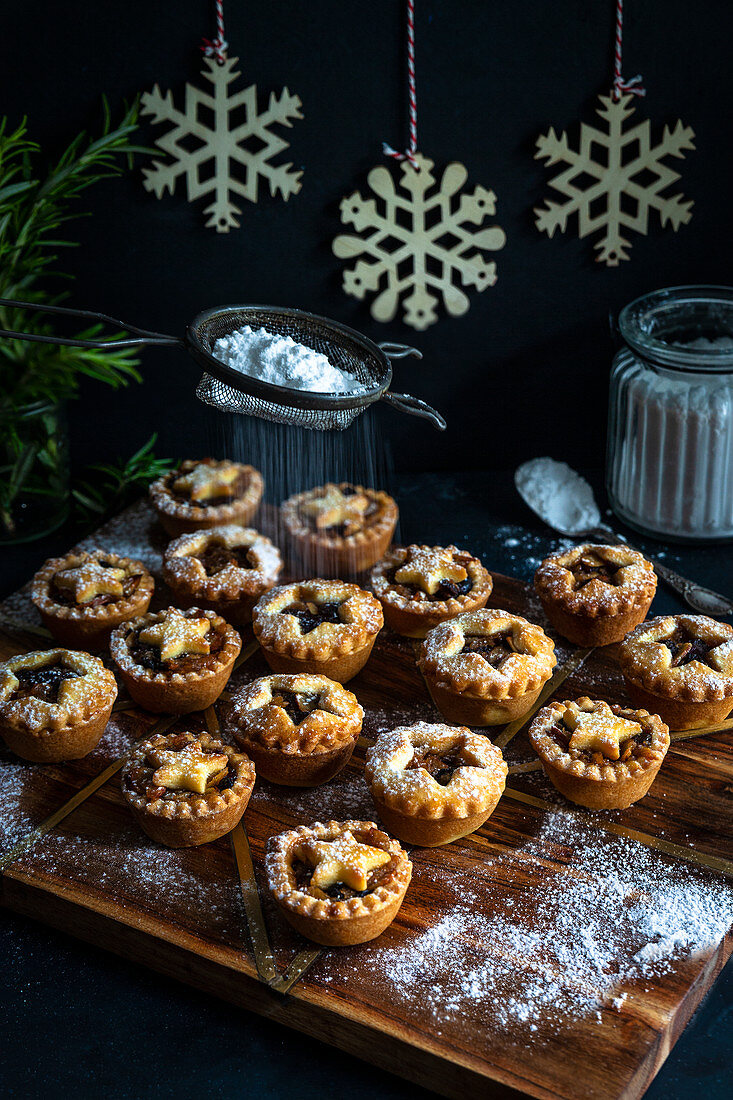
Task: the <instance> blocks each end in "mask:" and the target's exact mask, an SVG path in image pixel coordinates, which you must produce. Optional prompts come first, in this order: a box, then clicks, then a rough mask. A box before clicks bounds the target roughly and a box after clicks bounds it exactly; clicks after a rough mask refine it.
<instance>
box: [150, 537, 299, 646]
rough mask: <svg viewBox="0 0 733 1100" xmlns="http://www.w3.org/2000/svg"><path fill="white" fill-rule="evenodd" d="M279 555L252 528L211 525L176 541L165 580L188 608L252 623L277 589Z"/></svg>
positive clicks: (166, 560) (167, 561)
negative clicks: (263, 598)
mask: <svg viewBox="0 0 733 1100" xmlns="http://www.w3.org/2000/svg"><path fill="white" fill-rule="evenodd" d="M281 569H282V558H281V557H280V551H279V550H278V549H277V547H276V546H274V545H273V544H272V543H271V542H270V540H269V539H268V538H265V536H264V535H260V534H259V532H257V531H255V530H254V529H253V528H252V527H237V526H236V524H229V525H228V526H226V527H212V528H211V529H210V530H208V531H193V532H190V533H189V534H186V535H181V536H180V538H177V539H174V540H173V542H171V543H170V544H169V545H168V547H167V549H166V551H165V554H164V555H163V579H164V580H165V582H166V584H167V585H168V587H169V588H171V589H172V591H173V592H174V594H175V597H176V602H177V603H179V604H180V605H181V606H183V607H190V606H191V605H195V606H196V607H205V608H208V609H209V610H210V611H216V612H217V613H218V614H219V615H221V616H222V617H223V618H225V619H226V620H227V622H230V623H234V624H235V626H239V625H243V624H245V623H248V622H250V621H251V619H252V608H253V607H254V605H255V604H256V603H257V601H258V599H259V598H260V596H261V595H262V594H263V592H267V590H268V588H272V586H273V584H275V582H276V580H277V578H278V575H279V573H280V570H281Z"/></svg>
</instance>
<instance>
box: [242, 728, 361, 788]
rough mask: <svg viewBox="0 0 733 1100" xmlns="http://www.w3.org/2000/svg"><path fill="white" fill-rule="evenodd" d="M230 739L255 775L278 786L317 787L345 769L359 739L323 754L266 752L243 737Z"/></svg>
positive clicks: (355, 738) (269, 750)
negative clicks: (252, 764) (251, 767)
mask: <svg viewBox="0 0 733 1100" xmlns="http://www.w3.org/2000/svg"><path fill="white" fill-rule="evenodd" d="M234 736H235V738H236V741H237V744H238V745H241V747H242V751H243V752H245V753H246V754H247V756H249V757H250V759H251V760H253V761H254V765H255V768H256V769H257V774H258V776H259V777H260V778H261V779H266V780H267V781H268V782H269V783H277V784H278V785H279V786H281V787H320V786H321V784H323V783H327V782H328V780H329V779H333V777H334V775H338V773H339V772H340V771H342V770H343V769H344V768H345V767H346V765H347V764H348V762H349V760H350V759H351V756H352V753H353V751H354V748H355V746H356V742H357V741H358V739H359V735H358V733H357V734H356V735H355V736H354V737H353V738H352V740H350V741H346V742H345V743H344V744H343V745H338V746H337V747H336V748H333V749H329V750H328V751H327V752H319V753H305V754H297V753H286V752H282V751H281V750H279V749H274V748H273V749H267V748H265V747H264V745H258V744H257V743H256V742H254V741H248V740H247V738H246V737H242V736H238V735H236V734H234Z"/></svg>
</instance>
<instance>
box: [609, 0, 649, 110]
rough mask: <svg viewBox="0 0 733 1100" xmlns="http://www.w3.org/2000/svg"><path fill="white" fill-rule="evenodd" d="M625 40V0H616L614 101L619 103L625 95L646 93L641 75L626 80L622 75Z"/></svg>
mask: <svg viewBox="0 0 733 1100" xmlns="http://www.w3.org/2000/svg"><path fill="white" fill-rule="evenodd" d="M623 42H624V0H616V34H615V37H614V43H613V89H612V95H613V98H614V102H616V103H618V101H619V100H620V99H621V97H622V96H624V95H646V90H645V89H644V88H642V86H641V76H640V75H637V76H632V77H631V79H630V80H624V78H623V77H622V75H621V62H622V57H623Z"/></svg>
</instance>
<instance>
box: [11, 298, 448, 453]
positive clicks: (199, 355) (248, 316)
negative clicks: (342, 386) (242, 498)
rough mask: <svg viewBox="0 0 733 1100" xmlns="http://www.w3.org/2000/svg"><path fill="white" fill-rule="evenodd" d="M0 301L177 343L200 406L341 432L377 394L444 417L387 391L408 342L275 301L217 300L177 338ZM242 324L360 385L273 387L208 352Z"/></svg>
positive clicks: (81, 313) (72, 312)
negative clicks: (309, 352)
mask: <svg viewBox="0 0 733 1100" xmlns="http://www.w3.org/2000/svg"><path fill="white" fill-rule="evenodd" d="M0 306H5V307H8V308H12V309H33V310H36V311H38V312H41V313H58V314H64V315H66V316H69V317H83V318H85V319H87V320H92V321H97V322H103V323H104V324H108V325H113V326H116V327H117V328H120V329H123V330H125V331H126V332H131V333H134V334H135V335H134V336H131V337H129V338H126V339H122V340H117V341H115V346H117V347H131V346H139V347H166V346H168V347H183V348H185V349H186V351H188V353H189V354H190V355H192V356H193V358H194V359H195V360H196V362H197V363H198V364H199V366H200V367H202V368H203V370H204V374H203V376H202V378H201V381H200V382H199V384H198V386H197V387H196V396H197V397H198V398H199V400H200V401H203V402H204V404H206V405H211V406H212V407H213V408H215V409H219V410H220V411H221V412H232V413H240V414H242V415H245V416H258V417H261V418H262V419H263V420H271V421H274V422H276V423H278V424H291V425H295V426H297V427H301V428H311V429H315V430H318V431H328V430H331V429H337V430H342V429H344V428H347V427H348V426H349V424H351V422H352V421H353V420H354V418H355V417H357V416H358V415H359V414H360V413H362V412H363V411H364V410H365V409H366V408H368V406H369V405H372V404H374V402H375V401H379V400H384V401H386V402H387V403H388V404H389V405H392V406H393V407H394V408H396V409H399V410H400V412H405V413H410V414H411V415H413V416H420V417H423V418H424V419H426V420H430V421H431V422H432V423H433V424H434V425H435V427H436V428H439V429H440V430H441V431H443V430H444V429H445V426H446V424H445V420H444V419H443V417H442V416H441V415H440V413H439V412H437V411H436V410H435V409H433V408H431V406H430V405H428V404H426V402H424V401H421V400H420V398H418V397H412V396H411V395H410V394H408V393H392V392H390V389H389V386H390V383H391V381H392V365H391V360H392V359H403V358H404V357H405V356H408V355H415V356H417V357H418V358H422V355H421V353H420V352H419V351H418V350H417V349H416V348H411V347H408V346H406V345H404V344H393V343H383V344H374V343H372V341H371V340H368V339H367V338H366V337H365V336H362V335H361V334H360V333H358V332H355V331H354V330H353V329H350V328H347V326H346V325H342V324H339V322H338V321H331V320H329V319H328V318H326V317H318V316H317V315H316V314H314V313H305V312H304V311H303V310H299V309H286V308H283V307H280V306H224V307H220V308H217V309H207V310H205V311H204V312H203V313H199V315H198V317H196V318H194V320H193V321H192V322H191V324H190V325H188V327H187V328H186V331H185V333H184V335H183V336H166V335H165V334H164V333H161V332H153V331H151V330H149V329H142V328H137V327H136V326H135V325H128V324H125V323H124V322H123V321H118V320H116V319H115V318H114V317H109V316H108V315H107V314H104V313H95V312H93V311H90V310H83V309H68V308H66V307H65V306H47V305H43V306H42V305H39V304H38V303H36V302H18V301H15V300H13V299H0ZM244 325H249V326H250V327H252V328H255V329H256V328H266V329H267V330H268V332H271V333H274V334H276V335H280V336H291V337H292V338H293V340H295V341H296V343H299V344H304V345H305V346H306V347H309V348H312V349H313V350H314V351H318V352H321V353H322V354H323V355H325V356H326V357H327V358H328V360H329V361H330V362H331V363H332V364H333V366H335V367H338V368H340V369H341V370H343V371H347V372H348V373H349V374H352V375H354V376H355V377H356V379H357V380H358V381H359V383H360V384H361V388H360V389H358V390H356V391H354V392H351V393H311V392H310V391H307V390H296V389H292V388H290V387H288V386H275V385H273V384H272V383H269V382H263V381H261V380H260V379H258V378H252V377H251V376H250V375H248V374H244V373H242V372H241V371H237V370H235V369H234V368H233V367H230V366H229V365H228V364H227V363H223V362H222V361H221V360H220V359H217V358H216V356H215V355H214V354H213V349H214V345H215V344H216V341H217V340H218V339H220V337H222V336H229V335H231V334H232V333H233V332H236V331H237V329H241V328H243V327H244ZM0 336H5V337H9V338H12V339H16V340H35V341H38V342H40V343H45V344H64V345H66V346H68V347H82V348H104V347H109V340H72V339H65V338H62V337H57V336H46V335H39V334H37V333H24V332H15V331H11V330H9V329H0Z"/></svg>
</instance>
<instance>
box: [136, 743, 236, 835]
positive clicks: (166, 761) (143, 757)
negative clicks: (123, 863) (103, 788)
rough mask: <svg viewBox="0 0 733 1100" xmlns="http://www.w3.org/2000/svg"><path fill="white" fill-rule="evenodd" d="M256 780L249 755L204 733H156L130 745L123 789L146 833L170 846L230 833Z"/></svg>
mask: <svg viewBox="0 0 733 1100" xmlns="http://www.w3.org/2000/svg"><path fill="white" fill-rule="evenodd" d="M254 782H255V767H254V764H253V763H252V761H251V760H249V759H248V758H247V757H246V756H243V755H242V754H241V753H238V752H237V750H236V749H233V748H232V747H231V745H224V744H223V743H222V742H221V741H215V740H214V738H213V737H211V736H210V735H209V734H207V733H202V734H193V733H174V734H157V735H156V736H155V737H151V738H150V739H149V740H147V741H141V742H140V743H139V744H137V745H135V746H134V748H133V749H132V751H131V753H130V755H129V757H128V760H127V762H126V764H125V766H124V768H123V769H122V779H121V784H122V793H123V795H124V796H125V799H126V801H127V803H128V805H129V807H130V809H131V810H132V812H133V815H134V817H135V820H136V821H137V823H138V825H139V826H140V828H141V829H144V830H145V832H146V833H147V834H148V836H149V837H150V838H151V839H152V840H155V841H157V842H158V844H165V845H166V846H167V847H168V848H189V847H192V846H193V845H195V844H208V843H209V841H211V840H216V839H217V838H218V837H220V836H224V835H225V833H230V832H231V831H232V829H233V828H234V826H235V825H236V824H237V823H238V822H239V820H240V818H241V817H242V814H243V813H244V811H245V810H246V808H247V803H248V802H249V797H250V795H251V794H252V788H253V787H254Z"/></svg>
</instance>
